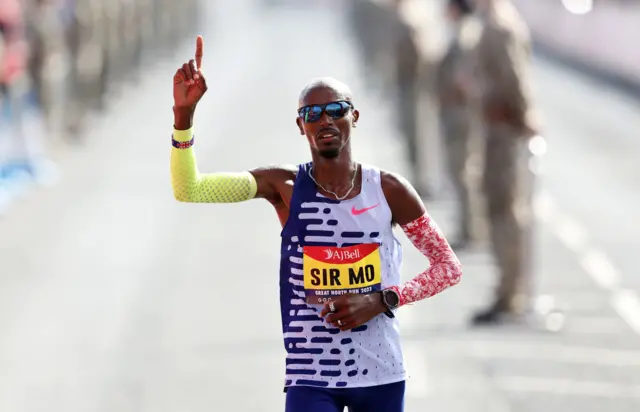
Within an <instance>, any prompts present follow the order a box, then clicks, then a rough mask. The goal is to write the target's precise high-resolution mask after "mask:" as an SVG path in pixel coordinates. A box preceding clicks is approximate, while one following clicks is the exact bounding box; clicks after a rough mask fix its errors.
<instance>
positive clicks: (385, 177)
mask: <svg viewBox="0 0 640 412" xmlns="http://www.w3.org/2000/svg"><path fill="white" fill-rule="evenodd" d="M380 184H381V185H382V191H383V192H384V194H385V196H386V197H387V198H389V197H390V196H394V195H402V194H406V193H407V192H408V191H412V190H414V189H413V185H412V184H411V182H409V179H407V178H406V177H404V176H402V175H401V174H399V173H395V172H391V171H388V170H383V169H380Z"/></svg>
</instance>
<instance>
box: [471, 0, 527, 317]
mask: <svg viewBox="0 0 640 412" xmlns="http://www.w3.org/2000/svg"><path fill="white" fill-rule="evenodd" d="M477 7H478V11H479V16H480V17H481V19H482V22H483V30H482V34H481V36H480V40H479V43H478V47H477V48H476V50H477V64H476V69H477V70H478V81H479V84H480V89H481V102H480V104H481V107H480V111H481V115H482V119H483V123H484V135H485V160H484V167H485V169H484V176H483V190H484V193H485V197H486V201H487V211H488V223H489V226H490V236H491V243H492V246H493V252H494V256H495V259H496V263H497V265H498V268H499V271H500V280H499V283H498V288H497V291H496V295H495V300H494V302H493V303H491V304H490V306H489V307H488V308H487V309H485V310H482V311H480V312H479V313H477V314H476V315H475V316H474V317H473V319H472V322H473V323H474V324H495V323H499V322H501V321H503V320H505V319H507V318H510V317H513V315H515V316H518V315H522V314H523V312H524V311H525V310H527V309H528V307H527V306H528V305H529V303H530V302H529V300H530V296H529V292H530V291H529V290H527V289H528V285H529V279H526V276H525V274H526V273H527V271H528V270H527V262H528V254H530V253H531V251H530V250H528V248H527V247H526V246H525V245H526V243H527V235H528V231H529V230H530V227H531V221H532V211H531V208H532V205H531V204H530V202H531V195H530V191H531V190H532V180H533V179H532V172H531V170H530V169H529V161H530V159H531V158H532V155H531V152H530V150H529V142H530V140H531V138H532V137H534V136H535V135H536V129H537V124H536V119H535V114H534V110H533V107H532V96H531V93H532V92H531V75H530V70H531V68H530V65H531V62H530V53H531V48H530V34H529V29H528V27H527V26H526V24H525V23H524V21H523V20H522V18H521V17H520V15H519V13H518V12H517V10H516V8H515V6H514V5H513V4H512V3H511V1H510V0H477ZM504 315H507V316H504Z"/></svg>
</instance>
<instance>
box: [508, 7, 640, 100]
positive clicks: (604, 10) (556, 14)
mask: <svg viewBox="0 0 640 412" xmlns="http://www.w3.org/2000/svg"><path fill="white" fill-rule="evenodd" d="M514 4H515V5H516V6H517V7H518V9H519V10H520V12H521V13H522V16H523V18H524V19H525V21H526V22H527V24H528V25H529V27H530V28H531V32H532V34H533V36H534V39H535V41H536V42H537V43H538V44H539V45H541V46H544V47H545V48H547V49H548V50H549V51H552V52H553V53H554V54H556V55H561V56H563V57H566V58H569V59H571V60H574V61H576V63H580V64H581V65H582V66H587V67H588V68H590V69H595V70H599V71H602V72H604V73H603V74H605V75H608V76H609V77H618V78H619V80H621V81H622V82H624V83H628V84H633V85H634V86H635V87H634V88H635V89H636V90H640V54H639V53H638V51H637V50H638V46H637V41H638V39H640V1H637V0H601V1H590V0H562V1H561V0H536V1H531V0H514Z"/></svg>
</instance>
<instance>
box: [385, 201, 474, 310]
mask: <svg viewBox="0 0 640 412" xmlns="http://www.w3.org/2000/svg"><path fill="white" fill-rule="evenodd" d="M402 229H403V230H404V233H405V234H406V235H407V237H408V238H409V240H411V243H413V245H414V246H415V247H416V248H417V249H418V250H419V251H420V252H422V254H423V255H425V256H426V257H427V259H429V262H430V263H431V265H430V266H429V268H428V269H427V270H425V271H424V272H422V273H420V274H419V275H418V276H416V277H415V278H413V279H411V280H410V281H408V282H406V283H404V284H402V285H400V286H394V287H392V289H394V290H395V291H396V292H397V293H398V296H400V306H403V305H406V304H409V303H412V302H417V301H419V300H422V299H425V298H429V297H431V296H434V295H436V294H438V293H440V292H442V291H443V290H445V289H447V288H448V287H450V286H454V285H456V284H457V283H458V282H460V278H461V277H462V265H461V264H460V261H459V260H458V258H457V257H456V255H455V253H454V252H453V250H452V249H451V247H450V246H449V243H448V242H447V240H446V239H445V238H444V235H443V234H442V232H441V231H440V229H439V228H438V225H436V223H435V222H434V221H433V219H431V217H430V216H429V214H428V213H427V212H425V213H424V215H422V216H421V217H419V218H418V219H416V220H414V221H413V222H410V223H408V224H406V225H404V226H402Z"/></svg>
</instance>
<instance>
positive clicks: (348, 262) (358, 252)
mask: <svg viewBox="0 0 640 412" xmlns="http://www.w3.org/2000/svg"><path fill="white" fill-rule="evenodd" d="M379 248H380V246H379V245H378V244H375V243H373V244H363V245H356V246H349V247H332V246H304V247H303V248H302V253H303V258H302V267H303V272H304V289H305V297H306V301H307V303H309V304H323V303H325V302H328V301H330V300H331V299H332V298H335V297H337V296H340V295H344V294H365V293H371V292H376V291H379V290H380V289H381V282H382V276H381V273H380V250H379Z"/></svg>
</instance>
